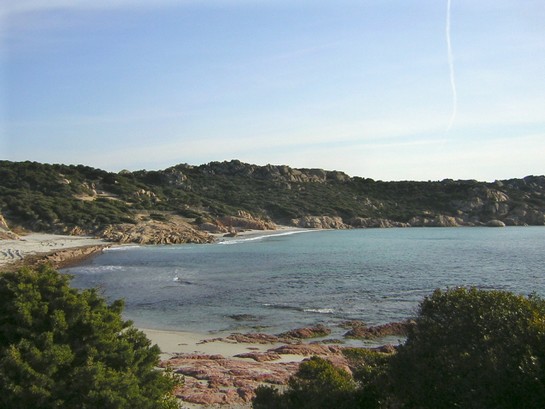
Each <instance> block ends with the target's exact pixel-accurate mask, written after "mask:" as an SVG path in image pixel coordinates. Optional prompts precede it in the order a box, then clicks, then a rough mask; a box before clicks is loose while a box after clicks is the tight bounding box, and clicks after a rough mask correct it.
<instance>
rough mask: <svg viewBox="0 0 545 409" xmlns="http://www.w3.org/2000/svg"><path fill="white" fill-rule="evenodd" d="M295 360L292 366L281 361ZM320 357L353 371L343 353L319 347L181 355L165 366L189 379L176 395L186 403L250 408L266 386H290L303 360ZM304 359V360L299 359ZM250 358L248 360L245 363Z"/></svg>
mask: <svg viewBox="0 0 545 409" xmlns="http://www.w3.org/2000/svg"><path fill="white" fill-rule="evenodd" d="M282 356H289V357H293V358H294V359H293V361H292V362H285V360H280V361H279V362H276V361H277V360H279V359H280V358H281V357H282ZM309 356H320V357H322V358H324V359H327V360H329V361H330V362H331V363H333V364H334V365H336V366H338V367H340V368H343V369H345V370H347V371H350V368H349V366H348V362H347V360H346V358H344V356H343V354H342V350H341V349H340V348H339V347H336V346H325V345H317V344H308V345H306V344H297V345H284V346H280V347H276V348H272V349H269V350H267V351H266V352H248V353H245V354H239V355H237V357H235V358H226V357H223V356H222V355H203V354H180V355H176V356H174V357H172V358H170V359H168V360H166V361H163V362H162V363H161V366H162V367H170V368H172V369H173V370H174V371H175V372H176V373H178V374H181V375H183V376H184V378H185V382H184V385H183V386H182V387H181V388H179V389H178V390H177V391H176V392H175V393H176V396H178V397H179V398H180V399H182V400H183V401H184V402H188V403H192V404H201V405H248V404H249V403H250V402H251V400H252V398H253V397H254V396H255V392H254V391H255V389H256V388H257V387H258V386H260V385H263V384H268V385H278V386H282V385H287V383H288V380H289V378H290V377H291V376H292V375H293V374H295V372H297V369H298V368H299V363H300V361H301V359H304V357H309ZM298 357H300V358H298ZM245 358H246V359H245Z"/></svg>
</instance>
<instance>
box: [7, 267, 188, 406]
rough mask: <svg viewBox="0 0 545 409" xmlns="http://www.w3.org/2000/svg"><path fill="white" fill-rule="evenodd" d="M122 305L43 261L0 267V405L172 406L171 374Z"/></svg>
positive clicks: (174, 379) (154, 347) (172, 381)
mask: <svg viewBox="0 0 545 409" xmlns="http://www.w3.org/2000/svg"><path fill="white" fill-rule="evenodd" d="M122 308H123V303H122V302H119V301H118V302H114V303H113V304H111V305H107V304H106V302H105V301H104V299H103V298H102V297H100V296H99V295H98V294H97V292H96V291H95V290H85V291H82V292H79V291H78V290H75V289H72V288H70V287H69V278H67V277H66V276H63V275H60V274H59V273H57V272H55V271H53V270H51V269H50V268H48V267H43V268H42V269H41V270H40V271H33V270H30V269H23V270H20V271H19V272H17V273H5V274H0V408H2V409H13V408H19V409H27V408H28V409H35V408H40V409H53V408H71V409H78V408H81V409H84V408H85V409H90V408H102V409H108V408H110V409H123V408H126V409H133V408H139V409H169V408H170V409H174V408H177V407H178V404H177V402H176V399H175V398H174V397H173V396H172V394H171V393H172V391H173V389H174V387H175V386H176V384H177V382H178V381H177V379H176V378H175V377H174V376H173V375H172V374H170V373H168V372H167V373H162V372H159V371H158V370H156V369H155V366H156V365H157V364H158V362H159V352H160V351H159V348H158V347H157V346H151V343H150V341H149V340H148V339H147V338H146V336H145V335H144V334H143V333H142V332H140V331H138V330H137V329H135V328H134V327H132V325H131V324H130V322H125V321H123V320H122V318H121V310H122Z"/></svg>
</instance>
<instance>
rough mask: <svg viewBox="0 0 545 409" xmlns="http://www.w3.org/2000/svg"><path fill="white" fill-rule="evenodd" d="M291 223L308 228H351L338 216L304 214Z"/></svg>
mask: <svg viewBox="0 0 545 409" xmlns="http://www.w3.org/2000/svg"><path fill="white" fill-rule="evenodd" d="M291 224H292V225H293V226H296V227H303V228H308V229H349V228H350V226H349V225H347V224H345V223H344V222H343V219H342V218H341V217H337V216H334V217H332V216H304V217H301V218H299V219H292V220H291Z"/></svg>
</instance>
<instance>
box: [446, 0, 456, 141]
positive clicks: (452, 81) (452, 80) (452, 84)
mask: <svg viewBox="0 0 545 409" xmlns="http://www.w3.org/2000/svg"><path fill="white" fill-rule="evenodd" d="M450 2H451V0H447V26H446V33H447V51H448V65H449V68H450V87H451V88H452V115H451V116H450V121H449V123H448V126H447V132H448V131H450V128H452V124H454V120H455V119H456V110H457V108H458V94H457V92H456V80H455V78H454V62H453V58H452V45H451V43H450Z"/></svg>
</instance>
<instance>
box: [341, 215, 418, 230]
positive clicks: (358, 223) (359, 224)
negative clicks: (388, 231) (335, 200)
mask: <svg viewBox="0 0 545 409" xmlns="http://www.w3.org/2000/svg"><path fill="white" fill-rule="evenodd" d="M349 224H350V226H352V227H356V228H389V227H410V226H411V224H410V223H403V222H396V221H394V220H390V219H383V218H380V217H377V218H374V217H354V218H352V219H350V221H349Z"/></svg>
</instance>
